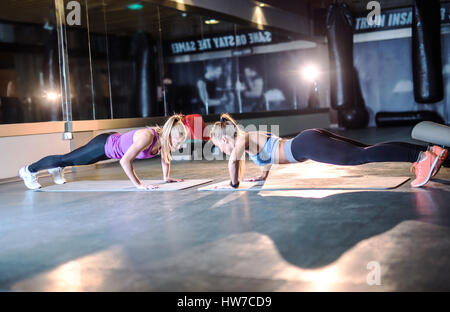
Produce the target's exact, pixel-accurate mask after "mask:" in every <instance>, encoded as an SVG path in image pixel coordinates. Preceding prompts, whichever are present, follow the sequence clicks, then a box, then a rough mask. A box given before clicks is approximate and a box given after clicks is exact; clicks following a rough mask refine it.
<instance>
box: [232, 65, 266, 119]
mask: <svg viewBox="0 0 450 312" xmlns="http://www.w3.org/2000/svg"><path fill="white" fill-rule="evenodd" d="M236 89H237V91H238V92H242V93H241V95H242V102H243V110H244V111H247V112H251V111H259V110H262V108H263V103H264V96H263V90H264V80H263V78H262V77H261V76H260V75H259V74H258V72H257V71H256V66H255V65H251V64H250V65H245V66H244V75H243V79H242V81H238V82H237V84H236Z"/></svg>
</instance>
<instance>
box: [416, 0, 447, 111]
mask: <svg viewBox="0 0 450 312" xmlns="http://www.w3.org/2000/svg"><path fill="white" fill-rule="evenodd" d="M411 41H412V69H413V81H414V98H415V100H416V102H417V103H435V102H439V101H440V100H442V99H443V97H444V86H443V78H442V59H441V16H440V3H439V0H416V1H415V4H414V7H413V24H412V40H411Z"/></svg>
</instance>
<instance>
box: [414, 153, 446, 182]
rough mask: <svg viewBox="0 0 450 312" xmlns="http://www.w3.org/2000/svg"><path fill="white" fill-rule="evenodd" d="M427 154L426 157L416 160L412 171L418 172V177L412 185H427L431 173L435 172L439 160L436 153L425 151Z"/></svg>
mask: <svg viewBox="0 0 450 312" xmlns="http://www.w3.org/2000/svg"><path fill="white" fill-rule="evenodd" d="M423 153H424V154H425V158H424V159H422V160H420V161H418V162H415V163H414V164H413V165H412V166H411V169H410V171H411V172H413V171H414V173H415V174H416V179H415V180H414V181H412V182H411V186H412V187H420V186H423V185H425V184H426V183H427V182H428V181H429V180H430V178H431V174H432V173H433V170H434V168H435V167H436V163H437V162H438V160H439V157H437V156H436V155H435V154H433V153H432V152H430V151H426V152H423Z"/></svg>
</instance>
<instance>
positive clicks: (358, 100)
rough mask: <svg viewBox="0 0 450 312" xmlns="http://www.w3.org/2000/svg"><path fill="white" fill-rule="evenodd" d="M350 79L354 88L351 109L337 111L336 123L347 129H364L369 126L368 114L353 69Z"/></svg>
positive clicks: (357, 78)
mask: <svg viewBox="0 0 450 312" xmlns="http://www.w3.org/2000/svg"><path fill="white" fill-rule="evenodd" d="M352 77H353V85H354V86H355V87H354V89H353V99H354V102H353V105H352V107H350V108H345V109H340V110H338V122H339V125H340V126H343V127H345V128H347V129H357V128H365V127H367V125H368V124H369V112H368V111H367V109H366V105H365V102H364V98H363V95H362V91H361V86H360V84H359V75H358V71H357V70H356V68H353V72H352Z"/></svg>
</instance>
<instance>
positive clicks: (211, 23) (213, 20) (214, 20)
mask: <svg viewBox="0 0 450 312" xmlns="http://www.w3.org/2000/svg"><path fill="white" fill-rule="evenodd" d="M205 24H208V25H215V24H219V21H218V20H216V19H213V18H212V19H209V20H206V21H205Z"/></svg>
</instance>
